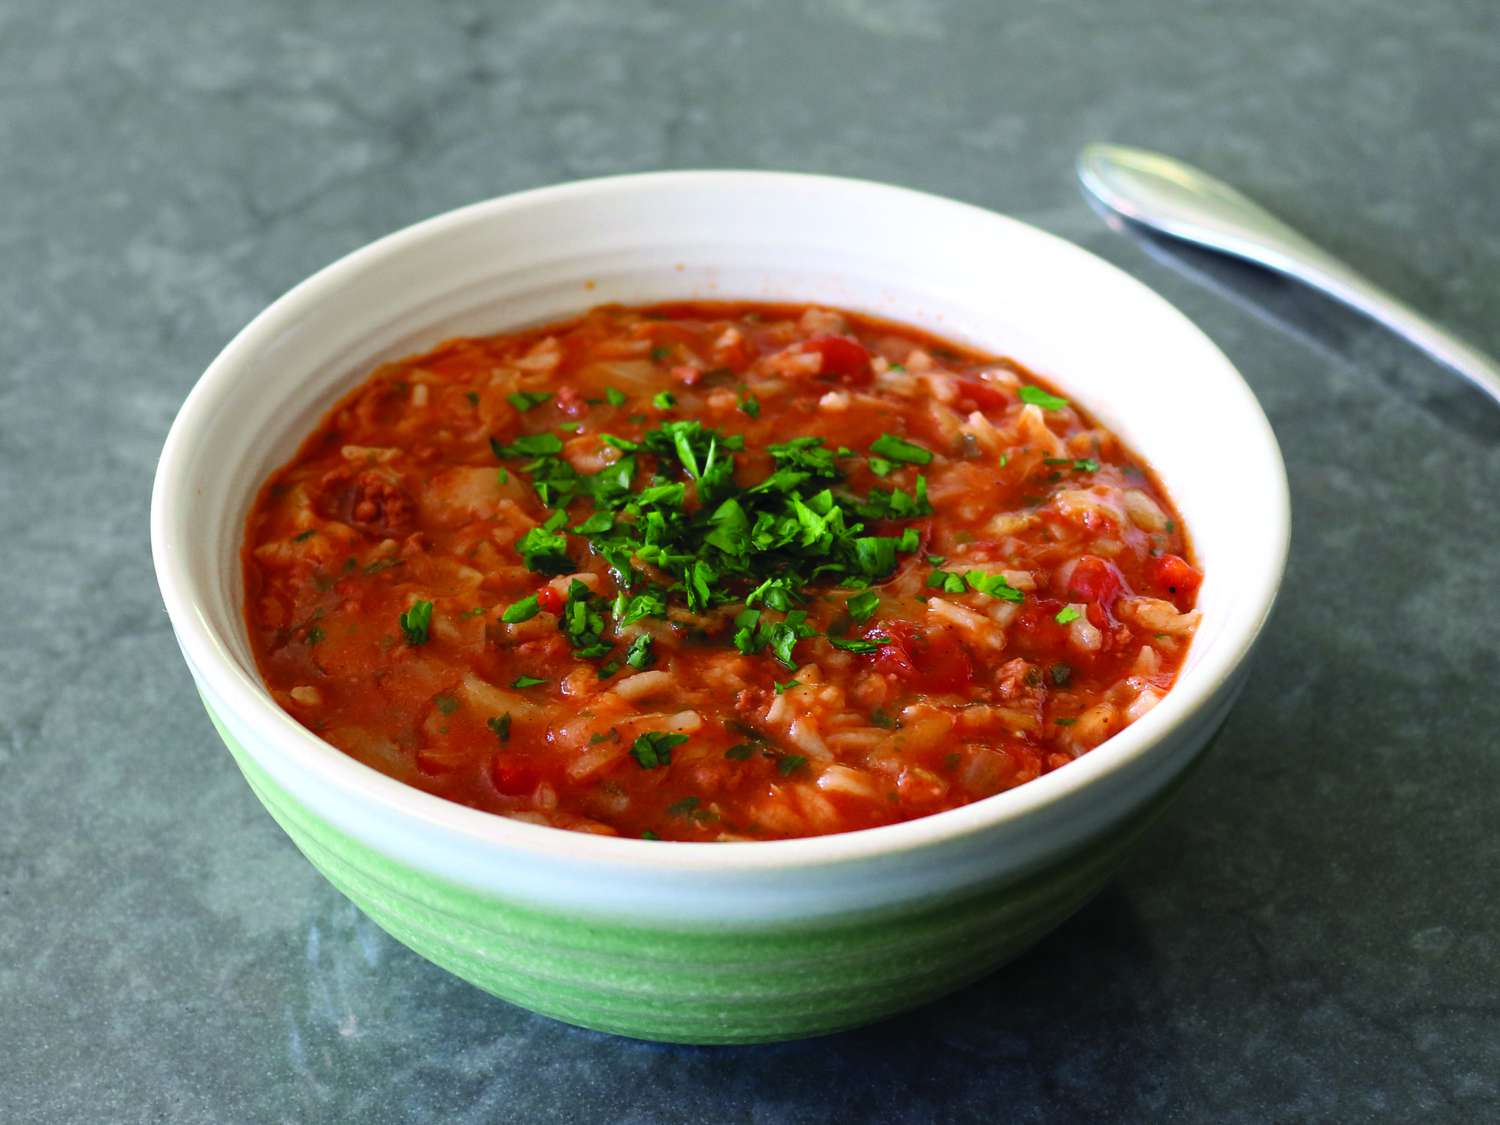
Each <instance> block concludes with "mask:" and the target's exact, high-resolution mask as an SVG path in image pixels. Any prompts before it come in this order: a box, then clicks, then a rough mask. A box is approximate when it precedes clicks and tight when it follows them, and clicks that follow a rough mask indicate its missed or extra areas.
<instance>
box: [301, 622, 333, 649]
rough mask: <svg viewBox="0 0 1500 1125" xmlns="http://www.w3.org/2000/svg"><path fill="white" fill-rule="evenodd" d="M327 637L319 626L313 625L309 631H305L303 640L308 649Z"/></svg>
mask: <svg viewBox="0 0 1500 1125" xmlns="http://www.w3.org/2000/svg"><path fill="white" fill-rule="evenodd" d="M327 635H328V634H327V633H325V632H323V629H322V627H321V626H318V625H314V626H313V627H312V628H311V629H309V630H308V631H307V636H306V637H304V638H303V639H304V640H305V641H306V642H307V647H308V648H313V647H314V646H316V645H317V644H318V642H319V641H321V640H322V639H323V638H324V637H326V636H327Z"/></svg>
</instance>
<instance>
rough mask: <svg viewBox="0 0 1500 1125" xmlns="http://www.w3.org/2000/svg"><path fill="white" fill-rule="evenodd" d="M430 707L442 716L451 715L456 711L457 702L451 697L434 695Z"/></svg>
mask: <svg viewBox="0 0 1500 1125" xmlns="http://www.w3.org/2000/svg"><path fill="white" fill-rule="evenodd" d="M432 705H433V706H434V707H436V708H437V709H438V710H439V711H440V712H441V713H443V714H444V715H451V714H453V712H455V711H457V710H458V700H456V699H454V698H453V696H451V695H435V696H433V697H432Z"/></svg>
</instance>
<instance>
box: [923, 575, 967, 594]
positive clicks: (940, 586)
mask: <svg viewBox="0 0 1500 1125" xmlns="http://www.w3.org/2000/svg"><path fill="white" fill-rule="evenodd" d="M927 588H928V589H929V590H941V591H943V593H945V594H962V593H963V592H964V591H965V590H966V589H968V587H967V586H966V585H965V584H964V580H963V576H962V575H958V574H954V573H953V572H952V571H949V570H934V571H933V572H932V573H931V574H929V575H928V576H927Z"/></svg>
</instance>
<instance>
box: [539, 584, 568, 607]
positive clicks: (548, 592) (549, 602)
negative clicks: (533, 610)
mask: <svg viewBox="0 0 1500 1125" xmlns="http://www.w3.org/2000/svg"><path fill="white" fill-rule="evenodd" d="M536 604H537V605H539V606H541V607H542V609H544V610H546V611H547V612H548V613H561V612H562V608H563V596H562V595H561V594H559V593H558V592H557V591H556V590H554V589H553V588H552V587H551V586H543V587H542V588H541V589H540V590H538V591H537V592H536Z"/></svg>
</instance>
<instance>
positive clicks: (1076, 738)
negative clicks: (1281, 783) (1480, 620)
mask: <svg viewBox="0 0 1500 1125" xmlns="http://www.w3.org/2000/svg"><path fill="white" fill-rule="evenodd" d="M1191 559H1192V556H1191V554H1190V548H1189V545H1188V539H1187V534H1186V531H1185V529H1184V528H1183V526H1182V524H1181V521H1180V519H1179V518H1178V517H1177V515H1176V513H1175V512H1174V510H1173V508H1172V505H1171V503H1170V501H1169V499H1168V497H1167V496H1166V495H1165V493H1164V492H1163V490H1162V489H1161V487H1160V486H1159V485H1158V483H1157V482H1156V480H1155V478H1154V477H1153V476H1152V474H1151V472H1150V470H1149V468H1148V467H1147V466H1146V465H1145V464H1144V463H1143V462H1142V461H1141V460H1140V459H1139V458H1137V457H1135V456H1134V455H1133V454H1132V453H1131V452H1130V451H1129V450H1128V449H1126V448H1124V447H1123V446H1122V445H1121V443H1120V442H1119V441H1118V440H1117V439H1116V438H1115V436H1114V435H1113V434H1111V433H1110V432H1109V431H1108V430H1106V429H1104V428H1102V427H1101V426H1099V425H1098V424H1097V423H1096V422H1095V421H1094V420H1093V419H1092V418H1091V417H1090V416H1089V414H1088V413H1087V411H1086V410H1084V409H1083V408H1081V407H1080V406H1079V405H1078V404H1076V403H1073V402H1070V401H1069V400H1068V399H1067V398H1065V397H1063V396H1062V395H1061V394H1060V393H1058V391H1057V389H1056V388H1051V387H1048V386H1047V385H1045V384H1044V383H1043V382H1042V380H1040V379H1038V378H1037V377H1036V376H1035V375H1033V374H1032V373H1031V372H1029V371H1028V370H1027V369H1026V368H1024V367H1023V366H1021V365H1020V364H1019V363H1017V362H1015V361H1013V360H1010V359H1001V358H996V357H992V356H987V355H982V354H979V353H977V352H975V351H973V350H971V349H968V348H965V347H962V346H959V345H957V344H953V343H949V342H945V341H943V340H940V339H937V338H935V337H933V336H931V335H929V334H926V333H923V332H920V331H917V330H915V329H912V328H909V327H905V326H901V325H896V324H892V323H887V322H883V321H877V320H873V319H869V318H865V317H862V316H858V315H855V314H852V313H847V312H840V311H837V310H831V309H826V308H820V307H803V306H798V307H792V306H784V305H765V304H751V303H733V304H729V303H692V304H671V305H657V306H651V307H646V308H622V307H615V306H609V307H603V308H598V309H595V310H593V311H591V312H589V313H587V314H586V315H584V316H582V317H579V318H577V319H575V320H571V321H568V322H566V323H560V324H553V325H548V326H546V327H542V328H533V329H527V330H525V331H521V332H513V333H506V334H503V335H497V336H491V337H486V338H476V339H458V340H450V341H448V342H446V343H443V344H441V345H440V346H438V347H437V348H435V349H434V350H432V351H431V352H428V353H427V354H425V355H420V356H413V357H411V358H409V359H404V360H401V361H400V362H397V363H392V364H388V365H386V366H383V367H381V368H380V369H378V370H377V371H375V372H373V373H372V374H371V375H370V376H369V377H368V379H366V380H365V382H363V383H362V384H361V385H360V386H359V387H358V388H357V389H355V390H354V391H353V392H351V393H350V394H349V395H348V396H346V397H345V398H344V400H343V401H342V402H340V403H339V404H338V406H336V407H335V408H334V409H333V410H332V411H331V412H330V413H329V414H328V416H327V417H326V418H325V419H324V420H323V422H322V424H321V425H320V426H319V427H318V429H317V430H316V432H315V433H314V434H313V435H312V436H311V437H310V438H309V439H308V440H307V441H306V442H305V443H304V445H303V446H302V448H301V450H300V452H299V453H298V454H297V456H296V457H295V458H294V459H293V460H292V461H291V462H290V463H289V464H287V465H286V466H284V467H283V468H281V469H279V470H278V471H277V472H276V473H275V474H273V476H272V477H271V479H270V480H269V481H268V482H267V483H266V484H265V486H264V487H263V488H262V490H261V492H260V494H259V496H258V498H257V500H256V503H255V505H254V508H253V510H252V511H251V514H250V517H249V520H248V526H247V531H246V542H245V548H244V554H243V566H244V577H245V588H246V604H245V613H246V618H247V622H248V625H249V630H250V636H251V639H252V643H253V646H254V652H255V657H256V660H257V662H258V665H259V668H260V671H261V674H262V676H263V678H264V680H265V682H266V684H267V685H268V687H269V688H270V690H271V691H272V693H273V694H274V696H275V697H276V699H277V700H278V702H279V703H280V704H281V705H282V706H283V707H285V708H286V709H287V710H288V711H289V712H290V713H291V714H292V715H294V716H295V717H296V718H297V719H298V720H299V721H300V722H302V723H303V724H304V725H305V726H307V727H308V728H309V729H310V730H312V731H314V732H316V733H317V734H318V735H319V736H320V737H322V738H323V739H325V740H327V741H328V742H330V743H332V744H333V745H334V746H336V747H338V748H339V749H341V750H343V751H344V752H345V753H347V754H349V755H351V756H353V757H354V758H356V759H358V760H359V761H361V762H364V763H366V764H367V765H369V766H372V767H374V768H375V769H378V770H380V771H382V772H384V773H386V774H389V775H390V776H392V777H395V778H397V779H399V780H401V781H403V782H406V783H408V784H410V785H414V786H417V787H418V788H421V789H424V790H426V791H428V792H430V793H434V794H437V795H439V796H442V797H445V798H447V799H449V800H452V801H456V802H459V803H461V804H465V805H470V806H473V807H475V808H479V809H484V810H488V811H490V812H493V813H496V814H499V815H502V816H507V817H512V818H516V819H519V820H525V821H530V822H533V823H536V824H544V825H550V826H553V827H557V828H565V829H574V830H578V831H586V832H596V833H605V834H612V835H626V836H635V837H646V838H648V839H662V840H691V841H714V840H725V841H731V840H767V839H776V838H785V837H796V836H809V835H817V834H822V833H830V832H847V831H852V830H857V829H863V828H870V827H874V826H878V825H883V824H890V823H894V822H897V821H903V820H909V819H912V818H914V817H920V816H926V815H929V814H932V813H936V812H941V811H943V810H945V809H951V808H954V807H957V806H959V805H964V804H967V803H969V802H972V801H976V800H980V799H982V798H985V797H988V796H991V795H993V794H995V793H999V792H1001V791H1003V790H1006V789H1010V788H1012V787H1014V786H1017V785H1021V784H1023V783H1025V782H1026V781H1028V780H1031V779H1032V778H1035V777H1037V776H1039V775H1040V774H1042V773H1045V772H1048V771H1050V770H1055V769H1059V768H1062V767H1065V766H1066V765H1067V764H1068V763H1069V762H1071V761H1072V760H1073V759H1074V758H1076V757H1078V756H1079V755H1081V754H1084V753H1086V752H1088V751H1089V750H1090V749H1092V748H1093V747H1095V746H1097V745H1099V744H1100V743H1101V742H1103V741H1104V740H1105V739H1107V738H1109V737H1110V736H1111V735H1113V734H1114V733H1116V732H1117V731H1119V730H1120V729H1122V728H1123V727H1125V726H1126V725H1128V724H1129V723H1131V722H1132V721H1134V720H1135V719H1137V718H1139V717H1140V716H1141V715H1143V714H1145V712H1146V711H1148V710H1149V709H1150V708H1151V707H1152V706H1154V705H1155V704H1156V703H1157V702H1158V701H1159V700H1160V699H1161V698H1162V697H1163V695H1164V694H1165V693H1166V692H1167V690H1168V689H1169V688H1170V686H1171V684H1172V681H1173V679H1174V677H1175V676H1176V674H1177V671H1178V669H1179V667H1180V666H1181V663H1182V660H1183V657H1184V654H1185V652H1186V650H1187V646H1188V644H1189V643H1190V641H1191V638H1192V634H1193V631H1194V628H1195V625H1196V623H1197V613H1196V611H1195V610H1194V608H1193V606H1194V600H1195V597H1196V592H1197V588H1198V585H1199V581H1200V574H1199V572H1198V570H1197V569H1196V568H1195V567H1194V565H1193V563H1192V561H1191Z"/></svg>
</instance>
